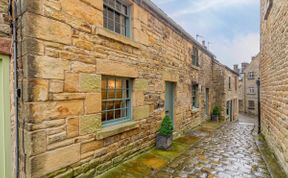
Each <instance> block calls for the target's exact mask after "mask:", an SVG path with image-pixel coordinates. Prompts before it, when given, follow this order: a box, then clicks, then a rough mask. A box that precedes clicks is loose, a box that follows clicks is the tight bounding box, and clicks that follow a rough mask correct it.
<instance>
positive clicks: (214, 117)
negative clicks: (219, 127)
mask: <svg viewBox="0 0 288 178" xmlns="http://www.w3.org/2000/svg"><path fill="white" fill-rule="evenodd" d="M211 120H212V121H219V116H218V115H212V117H211Z"/></svg>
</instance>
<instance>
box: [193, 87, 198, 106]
mask: <svg viewBox="0 0 288 178" xmlns="http://www.w3.org/2000/svg"><path fill="white" fill-rule="evenodd" d="M198 107H199V106H198V84H193V85H192V108H198Z"/></svg>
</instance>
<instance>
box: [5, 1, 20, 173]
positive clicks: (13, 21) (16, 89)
mask: <svg viewBox="0 0 288 178" xmlns="http://www.w3.org/2000/svg"><path fill="white" fill-rule="evenodd" d="M12 1H13V0H9V12H8V13H9V17H10V19H11V20H10V27H11V29H12V30H11V31H12V40H13V45H12V49H13V74H14V89H13V91H14V107H15V119H16V121H15V129H16V131H15V132H16V133H15V137H16V138H15V139H16V149H15V169H16V170H15V177H16V178H19V112H18V107H19V97H20V90H19V87H18V73H17V65H18V63H17V54H18V53H17V3H16V2H15V1H13V2H14V4H13V2H12ZM13 5H14V6H13ZM13 7H14V9H13Z"/></svg>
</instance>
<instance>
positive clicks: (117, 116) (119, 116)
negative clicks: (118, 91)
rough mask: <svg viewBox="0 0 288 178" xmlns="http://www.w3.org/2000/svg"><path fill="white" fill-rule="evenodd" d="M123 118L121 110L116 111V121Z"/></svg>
mask: <svg viewBox="0 0 288 178" xmlns="http://www.w3.org/2000/svg"><path fill="white" fill-rule="evenodd" d="M119 118H121V110H116V111H115V119H119Z"/></svg>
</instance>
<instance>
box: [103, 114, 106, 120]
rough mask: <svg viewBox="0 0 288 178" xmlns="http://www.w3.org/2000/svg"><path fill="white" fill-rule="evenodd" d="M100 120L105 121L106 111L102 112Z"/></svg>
mask: <svg viewBox="0 0 288 178" xmlns="http://www.w3.org/2000/svg"><path fill="white" fill-rule="evenodd" d="M102 121H106V112H102Z"/></svg>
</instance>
